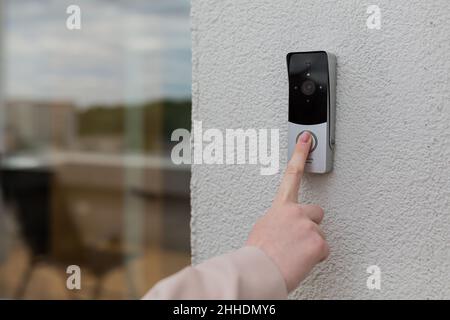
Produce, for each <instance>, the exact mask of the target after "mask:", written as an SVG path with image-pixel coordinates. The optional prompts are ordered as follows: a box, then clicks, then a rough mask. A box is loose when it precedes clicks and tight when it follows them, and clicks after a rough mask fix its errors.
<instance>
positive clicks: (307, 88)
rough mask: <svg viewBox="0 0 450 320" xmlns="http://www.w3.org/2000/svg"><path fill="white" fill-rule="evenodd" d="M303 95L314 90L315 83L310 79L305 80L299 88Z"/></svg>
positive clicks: (310, 93) (307, 94)
mask: <svg viewBox="0 0 450 320" xmlns="http://www.w3.org/2000/svg"><path fill="white" fill-rule="evenodd" d="M300 90H301V91H302V93H303V94H304V95H305V96H310V95H312V94H313V93H314V91H316V84H315V83H314V81H312V80H305V81H304V82H303V83H302V86H301V88H300Z"/></svg>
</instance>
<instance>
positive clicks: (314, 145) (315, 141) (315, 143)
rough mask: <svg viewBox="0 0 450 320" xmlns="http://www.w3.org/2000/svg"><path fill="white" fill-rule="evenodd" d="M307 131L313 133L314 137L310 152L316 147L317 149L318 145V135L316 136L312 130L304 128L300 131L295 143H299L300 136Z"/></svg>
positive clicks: (312, 136)
mask: <svg viewBox="0 0 450 320" xmlns="http://www.w3.org/2000/svg"><path fill="white" fill-rule="evenodd" d="M305 131H308V132H309V134H310V135H311V138H312V141H311V149H309V152H310V153H311V152H313V151H314V149H316V147H317V137H316V135H315V134H314V133H312V132H311V131H309V130H303V131H302V132H300V133H299V134H298V136H297V138H296V139H295V143H297V141H298V138H300V136H301V135H302V133H303V132H305Z"/></svg>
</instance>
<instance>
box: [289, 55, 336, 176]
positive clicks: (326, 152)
mask: <svg viewBox="0 0 450 320" xmlns="http://www.w3.org/2000/svg"><path fill="white" fill-rule="evenodd" d="M287 68H288V76H289V119H288V121H289V122H288V156H289V159H290V158H291V156H292V153H293V151H294V148H295V145H296V143H297V139H298V137H299V136H300V135H301V134H302V132H303V131H309V132H310V133H311V136H312V144H311V149H310V153H309V156H308V159H307V161H306V167H305V171H306V172H312V173H327V172H329V171H331V170H332V168H333V153H334V152H333V151H334V144H335V140H334V127H335V111H336V57H335V56H334V55H333V54H331V53H328V52H325V51H313V52H291V53H289V54H288V55H287Z"/></svg>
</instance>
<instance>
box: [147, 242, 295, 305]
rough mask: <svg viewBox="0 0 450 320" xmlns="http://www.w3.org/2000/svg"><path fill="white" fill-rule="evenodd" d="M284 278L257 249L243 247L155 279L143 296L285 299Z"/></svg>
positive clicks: (149, 297) (148, 297)
mask: <svg viewBox="0 0 450 320" xmlns="http://www.w3.org/2000/svg"><path fill="white" fill-rule="evenodd" d="M286 298H287V290H286V284H285V282H284V279H283V277H282V275H281V273H280V271H279V269H278V267H277V266H276V265H275V263H274V262H273V261H272V260H271V259H270V258H269V257H268V256H267V255H266V254H265V253H264V252H263V251H262V250H261V249H259V248H256V247H244V248H241V249H239V250H236V251H233V252H230V253H227V254H224V255H221V256H218V257H215V258H212V259H209V260H206V261H205V262H203V263H201V264H199V265H197V266H192V267H186V268H185V269H183V270H181V271H180V272H178V273H176V274H174V275H173V276H170V277H169V278H166V279H163V280H161V281H160V282H158V283H157V284H156V285H155V286H154V287H153V288H152V289H151V290H150V291H149V292H148V293H147V294H146V295H145V296H144V297H143V299H163V300H165V299H286Z"/></svg>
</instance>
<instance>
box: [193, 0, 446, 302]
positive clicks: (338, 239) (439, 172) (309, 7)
mask: <svg viewBox="0 0 450 320" xmlns="http://www.w3.org/2000/svg"><path fill="white" fill-rule="evenodd" d="M372 4H375V5H378V6H379V7H380V9H381V14H382V28H381V29H380V30H370V29H368V28H367V26H366V19H367V17H368V14H367V13H366V9H367V7H368V6H369V5H372ZM449 36H450V1H448V0H432V1H421V0H396V1H377V2H376V3H374V2H367V1H313V0H307V1H300V0H295V1H294V0H284V1H273V0H253V1H229V0H208V1H206V0H192V41H193V115H192V116H193V119H195V120H202V121H203V126H204V128H219V129H225V128H279V129H280V168H281V169H282V168H283V167H284V165H285V163H286V160H287V159H286V153H287V144H286V141H287V102H288V100H287V99H288V87H287V71H286V58H285V57H286V53H288V52H290V51H309V50H328V51H330V52H333V53H335V54H336V56H337V60H338V69H337V74H338V75H337V81H338V87H337V123H336V153H335V162H334V171H333V172H332V173H330V174H327V175H323V176H317V175H315V176H313V175H306V177H305V178H304V179H303V181H302V191H301V199H302V200H303V201H304V202H307V203H318V204H320V205H321V206H322V207H323V208H324V209H325V212H326V218H325V219H324V222H323V228H324V230H325V232H326V234H327V238H328V241H329V243H330V246H331V255H330V257H329V259H328V260H327V261H326V262H324V263H322V264H321V265H320V266H318V267H317V268H316V269H315V270H314V272H313V273H312V274H311V275H310V276H309V278H308V279H307V280H306V281H305V282H304V283H303V284H302V285H301V287H300V288H299V289H298V290H297V291H295V292H294V293H293V294H292V298H297V299H305V298H306V299H313V298H319V299H321V298H336V299H344V298H350V299H379V298H383V299H384V298H385V299H389V298H406V299H408V298H447V299H449V298H450V93H449V92H450V81H449V74H450V40H449ZM280 178H281V172H280V173H279V174H276V175H272V176H262V175H260V172H259V167H258V166H254V165H228V166H226V165H194V166H193V169H192V181H191V189H192V190H191V192H192V222H191V224H192V237H191V242H192V255H193V262H194V263H198V262H200V261H202V260H204V259H206V258H208V257H211V256H214V255H217V254H220V253H223V252H226V251H228V250H231V249H233V248H238V247H239V246H241V245H242V243H243V242H244V240H245V239H246V236H247V234H248V231H249V230H250V228H251V226H252V224H253V223H254V222H255V220H256V219H257V218H258V217H259V216H261V215H262V214H264V211H265V210H266V209H267V208H268V207H269V206H270V203H271V200H272V198H273V195H274V194H275V191H276V189H277V186H278V183H279V181H280ZM370 265H377V266H378V267H379V268H380V269H381V272H382V278H381V279H382V282H381V290H369V289H368V288H367V286H366V280H367V277H368V276H369V274H367V273H366V268H367V267H368V266H370Z"/></svg>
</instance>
